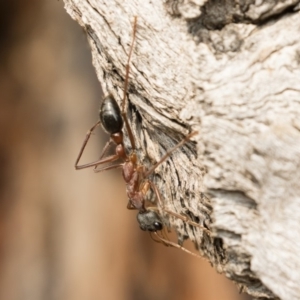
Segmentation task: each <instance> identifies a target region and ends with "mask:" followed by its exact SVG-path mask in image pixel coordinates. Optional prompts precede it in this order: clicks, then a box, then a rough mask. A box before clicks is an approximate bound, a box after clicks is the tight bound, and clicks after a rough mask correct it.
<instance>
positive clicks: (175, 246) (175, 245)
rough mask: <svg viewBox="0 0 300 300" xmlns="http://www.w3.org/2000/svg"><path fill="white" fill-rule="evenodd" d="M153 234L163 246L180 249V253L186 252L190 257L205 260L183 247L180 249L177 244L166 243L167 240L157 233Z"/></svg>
mask: <svg viewBox="0 0 300 300" xmlns="http://www.w3.org/2000/svg"><path fill="white" fill-rule="evenodd" d="M153 233H154V234H155V235H156V236H157V238H158V239H159V240H160V241H162V243H163V244H164V245H165V246H171V247H174V248H177V249H180V250H182V251H184V252H186V253H188V254H190V255H192V256H195V257H197V258H203V259H205V258H204V257H202V256H201V255H198V254H196V253H194V252H192V251H190V250H188V249H186V248H184V247H182V246H180V245H178V244H176V243H173V242H171V241H168V240H166V239H164V238H163V237H161V236H160V235H159V234H158V233H157V232H153ZM205 260H207V259H205Z"/></svg>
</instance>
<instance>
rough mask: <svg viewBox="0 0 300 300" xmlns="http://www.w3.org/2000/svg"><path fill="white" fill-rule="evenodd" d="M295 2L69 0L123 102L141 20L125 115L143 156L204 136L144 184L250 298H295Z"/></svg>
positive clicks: (298, 190)
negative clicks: (189, 221)
mask: <svg viewBox="0 0 300 300" xmlns="http://www.w3.org/2000/svg"><path fill="white" fill-rule="evenodd" d="M241 2H242V1H241ZM299 2H300V1H292V0H289V1H288V0H286V1H275V0H274V1H272V0H270V1H262V2H259V1H257V3H258V4H255V3H254V1H243V4H241V3H236V2H235V1H233V0H227V1H225V0H224V1H198V2H193V1H191V0H188V1H175V0H174V1H173V0H168V1H165V3H164V4H163V3H162V1H160V0H153V1H150V2H149V1H137V0H135V1H134V0H132V1H114V0H110V1H104V0H89V1H84V0H81V1H74V0H65V7H66V10H67V12H68V13H69V14H70V15H71V16H72V17H73V18H74V19H75V20H76V21H77V22H78V23H79V24H80V25H81V26H82V27H83V28H84V29H85V31H86V33H87V36H88V40H89V43H90V45H91V49H92V55H93V63H94V66H95V68H96V71H97V75H98V78H99V81H100V82H101V84H102V88H103V90H104V93H105V94H108V93H111V94H113V96H114V97H115V99H116V100H117V101H118V103H119V104H120V103H121V99H122V97H123V91H124V78H125V66H126V62H127V59H128V53H129V50H130V44H131V40H132V35H133V29H132V22H133V19H134V16H137V17H138V19H137V34H136V42H135V46H134V51H133V56H132V59H131V63H130V68H131V69H130V74H129V88H128V90H127V94H128V102H127V110H126V112H127V116H128V118H129V122H130V124H131V126H132V129H133V133H134V136H135V140H136V144H137V152H138V155H139V159H140V161H141V163H143V164H144V165H145V166H147V167H150V166H151V165H153V164H154V163H155V162H157V161H158V160H159V158H160V157H161V156H162V155H163V154H164V153H165V152H166V150H168V149H170V148H171V147H172V146H174V145H175V144H176V143H178V142H179V141H180V140H182V138H183V137H184V136H185V135H186V134H187V133H188V132H190V131H192V130H197V131H199V134H198V135H197V136H196V137H194V138H193V141H195V142H197V144H196V143H195V142H190V143H187V144H186V145H185V146H183V147H182V148H180V149H179V150H177V151H176V152H174V153H173V154H172V155H171V157H170V158H169V159H168V160H167V161H166V162H165V163H163V164H162V165H160V166H159V167H158V168H157V169H156V170H155V171H154V173H153V174H151V176H150V179H151V180H152V181H153V182H155V184H156V185H157V187H158V189H159V191H160V193H161V195H162V199H163V202H164V207H165V208H168V209H169V210H172V211H174V212H177V213H179V214H181V215H184V216H189V218H191V219H193V220H194V221H197V222H198V223H199V224H201V225H204V226H206V227H208V228H209V229H210V230H212V232H213V238H212V237H209V236H207V235H206V234H204V233H203V231H201V229H198V228H195V227H192V226H184V224H183V221H182V220H181V219H177V218H175V217H174V216H173V215H169V214H166V213H163V211H161V213H162V214H163V215H164V217H165V218H166V219H167V220H168V221H167V220H166V222H167V223H168V224H170V225H171V227H174V228H176V230H177V233H178V236H179V240H181V241H182V240H183V239H184V238H186V237H188V238H190V239H191V240H192V241H194V243H195V245H196V247H197V249H199V251H200V253H201V254H202V255H205V256H206V257H207V258H208V259H209V260H210V261H211V263H212V265H214V266H215V267H216V268H217V270H218V271H220V272H224V273H225V274H226V276H227V277H229V278H231V279H232V280H234V281H235V282H237V283H238V284H239V286H240V288H241V290H242V291H246V292H247V293H249V294H250V295H252V296H254V297H256V298H267V299H276V298H280V299H287V300H292V299H299V298H300V287H299V282H300V271H299V270H300V258H299V255H298V254H299V252H300V242H299V241H300V236H299V234H300V233H299V232H300V230H299V220H300V196H299V195H300V172H299V171H298V169H299V165H300V117H299V112H300V100H299V99H300V80H299V78H300V69H299V65H300V31H299V28H300V14H299V12H298V10H297V9H299V7H300V6H299ZM95 115H96V113H95ZM125 135H126V134H125ZM126 145H127V146H128V148H129V143H128V138H126ZM203 193H204V194H205V195H206V196H204V194H203Z"/></svg>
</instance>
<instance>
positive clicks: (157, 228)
mask: <svg viewBox="0 0 300 300" xmlns="http://www.w3.org/2000/svg"><path fill="white" fill-rule="evenodd" d="M154 227H155V230H162V228H163V226H162V223H160V222H155V223H154Z"/></svg>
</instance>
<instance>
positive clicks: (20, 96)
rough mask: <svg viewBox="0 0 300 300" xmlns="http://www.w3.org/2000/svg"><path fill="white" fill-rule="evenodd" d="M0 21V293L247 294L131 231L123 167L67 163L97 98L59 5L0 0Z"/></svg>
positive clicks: (87, 60) (99, 137) (83, 48)
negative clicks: (77, 166) (84, 167)
mask: <svg viewBox="0 0 300 300" xmlns="http://www.w3.org/2000/svg"><path fill="white" fill-rule="evenodd" d="M0 22H1V26H0V30H1V32H0V52H1V58H0V59H1V64H0V90H1V94H0V99H1V102H0V104H1V106H0V122H1V126H0V134H1V138H0V299H1V300H2V299H3V300H4V299H5V300H17V299H22V300H27V299H30V300H48V299H49V300H52V299H57V300H71V299H72V300H77V299H78V300H79V299H80V300H83V299H84V300H94V299H108V300H115V299H116V300H119V299H120V300H123V299H124V300H127V299H128V300H140V299H143V300H148V299H149V300H150V299H155V300H160V299H174V300H182V299H189V300H193V299H205V300H210V299H214V300H215V299H222V300H227V299H228V300H246V299H248V300H249V299H250V298H248V297H247V296H246V295H243V294H242V295H241V294H239V293H238V290H237V288H236V286H235V285H234V284H233V283H232V282H230V281H229V280H227V279H226V278H225V277H224V276H223V275H219V274H217V273H216V271H215V270H214V269H213V268H211V267H210V265H209V264H208V263H207V262H206V261H204V260H201V259H196V258H194V257H192V256H189V255H187V254H185V253H184V252H182V251H180V250H177V249H172V248H167V247H164V246H163V245H160V244H158V243H155V242H154V241H152V240H151V238H150V236H149V235H148V234H147V233H145V232H142V231H141V230H140V229H139V227H138V224H137V221H136V212H134V211H128V210H127V209H126V204H127V202H126V199H127V198H126V195H125V186H124V182H123V180H122V176H121V174H120V170H117V171H109V172H104V173H98V174H94V173H93V171H92V170H90V169H87V170H82V171H75V170H74V162H75V159H76V156H77V154H78V152H79V149H80V147H81V144H82V142H83V139H84V137H85V134H86V132H87V130H88V129H89V128H90V127H91V125H93V124H94V123H95V122H96V121H97V119H98V107H99V103H100V100H101V96H102V95H101V88H100V84H99V82H98V81H97V78H96V75H95V71H94V69H93V67H92V63H91V54H90V50H89V46H88V44H87V41H86V37H85V33H84V31H83V30H82V29H81V28H80V26H79V25H78V24H77V23H75V22H74V21H73V20H72V19H71V18H70V16H69V15H67V13H66V12H65V10H64V8H63V2H62V1H46V0H28V1H17V0H10V1H1V4H0ZM106 140H107V136H105V135H104V134H103V133H101V130H99V131H98V132H97V134H96V135H94V136H93V138H92V141H91V143H90V144H89V145H88V149H87V151H86V152H85V155H84V157H83V160H82V162H90V161H93V160H94V159H95V158H97V157H98V156H99V153H100V151H101V149H102V147H103V143H105V141H106ZM190 249H192V247H191V245H190Z"/></svg>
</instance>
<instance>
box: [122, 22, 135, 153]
mask: <svg viewBox="0 0 300 300" xmlns="http://www.w3.org/2000/svg"><path fill="white" fill-rule="evenodd" d="M136 24H137V17H136V16H135V17H134V21H133V33H132V42H131V46H130V50H129V54H128V59H127V64H126V73H125V83H124V94H123V100H122V118H123V120H124V122H125V126H126V130H127V133H128V136H129V139H130V143H131V147H132V149H133V150H135V142H134V137H133V134H132V131H131V128H130V125H129V122H128V119H127V116H126V113H125V102H126V94H127V89H128V80H129V69H130V59H131V55H132V51H133V45H134V41H135V36H136Z"/></svg>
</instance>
